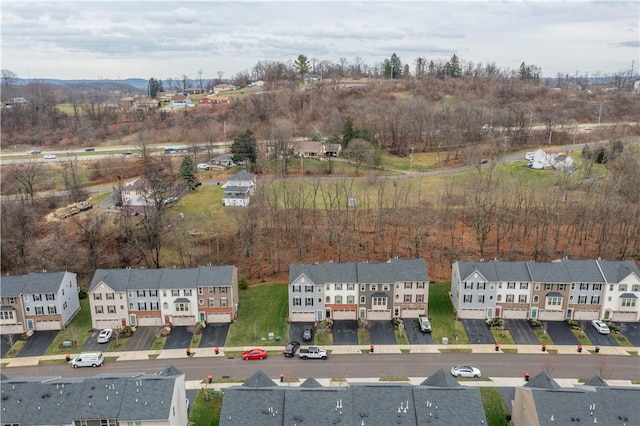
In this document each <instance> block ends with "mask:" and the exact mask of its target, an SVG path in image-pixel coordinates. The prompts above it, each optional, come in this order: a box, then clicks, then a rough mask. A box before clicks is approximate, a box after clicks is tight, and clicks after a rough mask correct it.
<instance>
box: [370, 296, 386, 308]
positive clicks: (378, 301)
mask: <svg viewBox="0 0 640 426" xmlns="http://www.w3.org/2000/svg"><path fill="white" fill-rule="evenodd" d="M371 302H372V304H373V306H380V307H385V308H386V307H387V298H386V297H372V298H371Z"/></svg>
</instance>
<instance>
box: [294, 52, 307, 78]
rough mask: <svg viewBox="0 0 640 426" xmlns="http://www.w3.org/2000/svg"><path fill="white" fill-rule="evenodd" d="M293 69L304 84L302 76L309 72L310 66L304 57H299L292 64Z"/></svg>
mask: <svg viewBox="0 0 640 426" xmlns="http://www.w3.org/2000/svg"><path fill="white" fill-rule="evenodd" d="M293 68H294V69H295V70H296V72H297V73H298V74H300V77H302V82H303V83H304V75H305V74H308V73H309V72H311V64H310V63H309V60H308V59H307V57H306V56H304V55H300V56H298V59H296V61H295V62H294V63H293Z"/></svg>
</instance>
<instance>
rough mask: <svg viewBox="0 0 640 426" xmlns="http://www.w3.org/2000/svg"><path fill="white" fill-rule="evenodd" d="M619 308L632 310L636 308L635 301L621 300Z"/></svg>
mask: <svg viewBox="0 0 640 426" xmlns="http://www.w3.org/2000/svg"><path fill="white" fill-rule="evenodd" d="M620 306H622V307H623V308H633V307H635V306H636V299H622V300H621V303H620Z"/></svg>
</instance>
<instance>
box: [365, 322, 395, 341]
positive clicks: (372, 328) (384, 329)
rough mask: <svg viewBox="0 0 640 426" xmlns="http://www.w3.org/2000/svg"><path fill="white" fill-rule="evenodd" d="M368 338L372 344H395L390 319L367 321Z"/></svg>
mask: <svg viewBox="0 0 640 426" xmlns="http://www.w3.org/2000/svg"><path fill="white" fill-rule="evenodd" d="M369 338H370V339H371V343H372V344H374V345H397V344H398V342H396V334H395V333H394V332H393V324H392V323H391V321H389V320H387V321H369Z"/></svg>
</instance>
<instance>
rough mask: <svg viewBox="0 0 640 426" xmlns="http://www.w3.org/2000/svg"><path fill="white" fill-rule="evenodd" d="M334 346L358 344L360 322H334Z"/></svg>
mask: <svg viewBox="0 0 640 426" xmlns="http://www.w3.org/2000/svg"><path fill="white" fill-rule="evenodd" d="M333 344H334V345H357V344H358V321H355V320H336V321H334V322H333Z"/></svg>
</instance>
